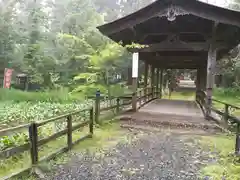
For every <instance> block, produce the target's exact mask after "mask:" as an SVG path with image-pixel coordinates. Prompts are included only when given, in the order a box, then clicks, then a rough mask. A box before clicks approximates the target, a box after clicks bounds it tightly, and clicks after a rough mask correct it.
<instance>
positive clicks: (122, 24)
mask: <svg viewBox="0 0 240 180" xmlns="http://www.w3.org/2000/svg"><path fill="white" fill-rule="evenodd" d="M167 7H168V3H165V2H161V1H156V2H154V3H152V4H151V5H150V6H147V7H145V8H143V9H141V10H139V11H137V12H135V13H133V14H130V15H128V16H126V17H124V18H122V19H119V20H116V21H114V22H112V23H109V24H106V25H103V26H99V27H98V29H99V30H100V31H101V32H102V33H103V34H105V35H111V34H114V33H117V32H120V31H122V30H124V29H128V28H131V27H133V26H135V25H137V24H140V23H143V22H145V21H147V20H149V19H151V18H153V17H156V16H157V15H158V14H159V12H161V11H163V10H164V9H166V8H167ZM136 17H137V18H136Z"/></svg>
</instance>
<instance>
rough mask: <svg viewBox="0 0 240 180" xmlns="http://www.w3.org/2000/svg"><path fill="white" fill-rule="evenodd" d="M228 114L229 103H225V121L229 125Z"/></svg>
mask: <svg viewBox="0 0 240 180" xmlns="http://www.w3.org/2000/svg"><path fill="white" fill-rule="evenodd" d="M228 116H229V105H228V104H225V111H224V121H225V122H224V123H226V125H228Z"/></svg>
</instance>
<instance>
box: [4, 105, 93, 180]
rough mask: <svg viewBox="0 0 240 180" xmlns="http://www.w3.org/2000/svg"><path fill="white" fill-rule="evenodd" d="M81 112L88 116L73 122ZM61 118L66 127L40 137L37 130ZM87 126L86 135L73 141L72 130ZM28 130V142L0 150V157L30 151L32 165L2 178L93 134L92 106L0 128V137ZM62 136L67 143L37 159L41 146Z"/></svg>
mask: <svg viewBox="0 0 240 180" xmlns="http://www.w3.org/2000/svg"><path fill="white" fill-rule="evenodd" d="M83 112H88V115H89V117H88V118H87V119H85V121H83V122H81V123H77V120H75V122H76V123H74V122H73V118H72V117H73V116H74V115H77V114H79V113H80V114H82V113H83ZM58 120H61V124H64V123H65V124H66V127H65V128H64V129H63V130H60V131H58V132H56V133H53V134H52V135H51V136H49V137H44V138H40V137H39V132H38V130H39V129H40V128H41V127H43V126H44V125H48V124H49V123H53V122H54V123H55V122H56V121H58ZM87 125H88V126H89V133H88V134H87V135H86V136H83V137H81V138H79V139H77V140H75V141H74V142H73V132H74V131H77V130H78V129H80V128H82V127H85V126H87ZM27 131H28V142H27V143H25V144H22V145H19V146H16V147H12V148H8V149H5V150H3V151H1V152H0V158H1V159H7V158H9V157H12V156H17V155H20V154H22V153H24V152H26V151H30V156H31V162H32V166H31V167H27V168H25V169H22V170H21V171H19V172H16V173H14V174H11V175H10V176H7V177H3V178H2V179H9V178H13V177H16V176H18V175H19V174H21V173H23V172H26V171H28V170H30V169H31V168H32V167H36V166H37V165H38V163H40V162H42V161H47V160H50V159H52V158H54V157H55V156H56V155H58V154H60V153H63V152H66V151H68V150H70V149H71V148H72V147H73V146H74V145H76V144H77V143H79V142H81V141H83V140H84V139H87V138H90V137H92V135H93V108H90V109H85V110H81V111H76V112H71V113H68V114H65V115H62V116H58V117H54V118H51V119H48V120H46V121H42V122H33V123H31V124H26V125H22V126H18V127H14V128H9V129H4V130H0V138H1V137H2V136H11V135H16V134H17V133H21V132H27ZM62 136H66V137H67V145H65V146H64V145H63V147H62V148H60V149H58V150H57V151H55V152H53V153H51V154H49V155H47V156H45V157H42V158H41V159H39V149H40V148H41V146H43V145H45V144H47V143H49V142H51V141H54V140H56V139H57V138H60V137H62Z"/></svg>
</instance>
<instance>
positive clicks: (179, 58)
mask: <svg viewBox="0 0 240 180" xmlns="http://www.w3.org/2000/svg"><path fill="white" fill-rule="evenodd" d="M98 29H99V30H100V32H102V33H103V34H104V35H106V36H108V37H109V38H111V39H112V40H113V41H115V42H122V44H123V46H125V45H129V44H132V43H137V44H141V45H144V46H143V47H142V48H132V49H129V50H130V51H131V52H133V77H132V78H133V81H132V83H133V90H134V92H135V91H136V89H137V77H138V75H137V74H138V73H136V69H137V68H138V58H139V59H140V60H141V61H144V63H145V74H144V75H145V81H144V82H145V83H144V84H145V86H147V78H148V76H149V70H150V73H151V77H152V79H151V84H152V86H157V87H158V86H159V80H160V84H162V83H161V81H162V71H163V70H164V69H197V72H198V73H197V83H196V87H197V90H204V91H205V90H206V94H207V104H208V107H211V104H212V90H213V85H214V76H215V68H216V62H217V60H219V59H220V58H221V57H223V56H224V55H226V54H227V53H228V52H229V51H230V50H231V49H233V48H234V47H236V45H237V44H239V42H240V12H239V11H233V10H230V9H225V8H222V7H217V6H214V5H210V4H207V3H204V2H200V1H197V0H157V1H155V2H153V3H152V4H150V5H149V6H146V7H145V8H143V9H140V10H139V11H137V12H134V13H132V14H130V15H128V16H126V17H123V18H121V19H118V20H116V21H114V22H111V23H108V24H105V25H102V26H99V27H98ZM160 71H161V72H160ZM155 75H160V78H159V79H157V81H156V80H154V77H155ZM157 77H159V76H157ZM154 83H155V84H154ZM161 87H162V86H161V85H160V88H161ZM135 96H136V93H135ZM136 99H137V98H136V97H133V100H132V101H133V102H132V105H133V109H134V110H136V103H137V102H136ZM210 111H211V110H210V108H209V111H208V112H207V114H209V113H210Z"/></svg>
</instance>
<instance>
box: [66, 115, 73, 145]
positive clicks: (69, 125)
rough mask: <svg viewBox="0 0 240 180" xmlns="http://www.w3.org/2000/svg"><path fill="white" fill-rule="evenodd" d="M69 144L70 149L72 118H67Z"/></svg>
mask: <svg viewBox="0 0 240 180" xmlns="http://www.w3.org/2000/svg"><path fill="white" fill-rule="evenodd" d="M67 130H68V132H67V143H68V149H71V148H72V116H71V115H70V116H68V117H67Z"/></svg>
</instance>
